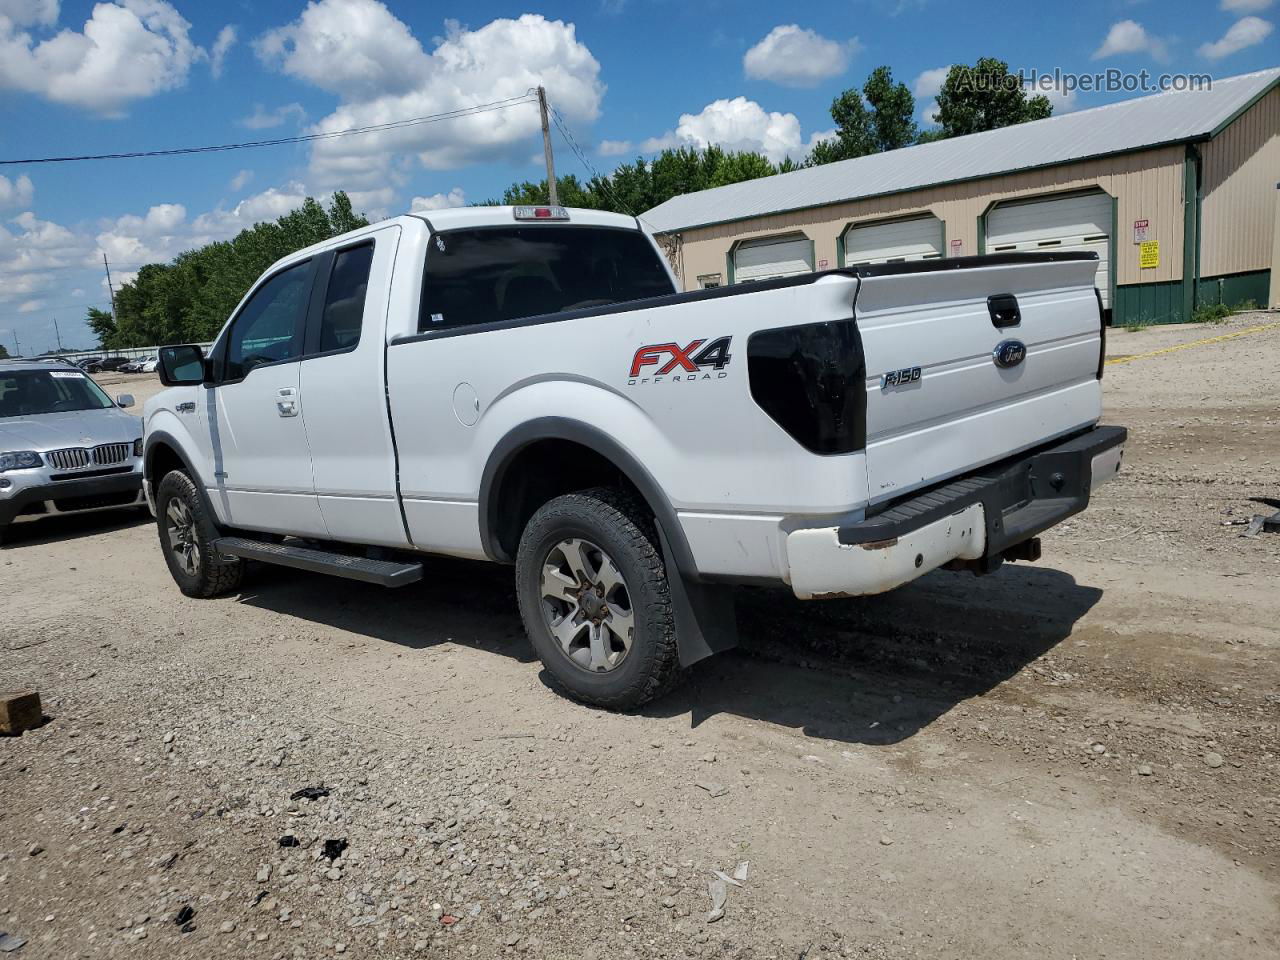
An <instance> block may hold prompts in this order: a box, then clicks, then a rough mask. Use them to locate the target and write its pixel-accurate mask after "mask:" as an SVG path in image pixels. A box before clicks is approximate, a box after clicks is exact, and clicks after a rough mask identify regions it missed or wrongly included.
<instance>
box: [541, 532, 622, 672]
mask: <svg viewBox="0 0 1280 960" xmlns="http://www.w3.org/2000/svg"><path fill="white" fill-rule="evenodd" d="M540 588H541V607H542V615H543V617H544V618H545V619H546V623H547V627H548V629H550V631H551V634H552V636H554V637H555V639H556V643H557V644H558V646H559V647H560V650H561V651H562V652H563V653H564V655H565V656H566V657H568V658H569V660H570V661H571V662H572V663H574V664H575V665H576V666H578V667H579V668H581V669H583V670H587V671H589V672H591V673H607V672H609V671H611V670H616V669H617V668H618V667H619V666H621V665H622V662H623V661H624V660H626V658H627V655H628V654H629V653H630V652H631V644H632V640H633V639H634V637H635V611H634V610H633V609H632V606H631V593H630V591H629V590H628V589H627V584H626V580H625V579H624V578H623V576H622V571H621V570H619V569H618V566H617V564H615V563H614V562H613V559H612V558H611V557H610V556H609V555H608V554H607V553H605V552H604V550H602V549H601V548H600V547H599V546H597V545H596V544H594V543H592V542H590V541H589V540H583V539H580V538H576V537H574V538H569V539H566V540H561V541H560V542H559V543H557V544H556V545H555V546H553V547H552V548H551V549H550V551H548V553H547V556H546V559H545V560H543V563H542V576H541V583H540Z"/></svg>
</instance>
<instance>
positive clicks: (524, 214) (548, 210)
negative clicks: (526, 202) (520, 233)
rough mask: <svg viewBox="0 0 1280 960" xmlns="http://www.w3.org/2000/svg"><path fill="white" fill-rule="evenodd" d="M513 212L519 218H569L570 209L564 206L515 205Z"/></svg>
mask: <svg viewBox="0 0 1280 960" xmlns="http://www.w3.org/2000/svg"><path fill="white" fill-rule="evenodd" d="M511 214H512V216H514V217H515V218H516V219H517V220H568V219H569V211H568V210H566V209H565V208H564V207H559V206H555V207H551V206H548V207H531V206H530V207H513V208H512V209H511Z"/></svg>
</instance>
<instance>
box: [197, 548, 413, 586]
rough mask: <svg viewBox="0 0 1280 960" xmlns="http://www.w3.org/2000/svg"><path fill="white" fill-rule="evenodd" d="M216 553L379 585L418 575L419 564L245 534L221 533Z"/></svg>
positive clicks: (407, 581)
mask: <svg viewBox="0 0 1280 960" xmlns="http://www.w3.org/2000/svg"><path fill="white" fill-rule="evenodd" d="M213 549H214V550H216V551H217V552H218V553H221V554H225V555H227V556H231V557H241V558H243V559H245V560H260V561H261V562H263V563H274V564H278V565H279V566H282V567H293V568H294V569H297V570H309V571H311V572H312V573H327V574H329V575H331V576H334V577H344V578H346V579H347V580H362V581H364V582H365V583H376V584H378V585H379V586H383V587H403V586H405V585H406V584H410V583H414V582H416V581H418V580H421V579H422V564H420V563H393V562H391V561H389V560H370V559H368V558H366V557H352V556H348V555H347V554H345V553H330V552H329V551H327V550H312V549H310V548H309V547H295V546H292V545H290V544H285V543H265V542H263V541H261V540H250V539H248V538H247V537H222V538H220V539H218V540H215V541H213Z"/></svg>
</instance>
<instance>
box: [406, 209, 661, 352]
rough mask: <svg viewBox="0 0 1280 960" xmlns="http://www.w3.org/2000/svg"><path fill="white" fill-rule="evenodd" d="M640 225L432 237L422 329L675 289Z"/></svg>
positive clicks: (514, 229) (462, 232) (619, 300)
mask: <svg viewBox="0 0 1280 960" xmlns="http://www.w3.org/2000/svg"><path fill="white" fill-rule="evenodd" d="M674 292H675V289H674V288H673V287H672V285H671V278H670V276H669V275H668V274H667V272H666V270H665V269H664V268H663V266H662V261H661V260H660V259H659V258H658V253H657V251H656V250H654V248H653V245H652V244H651V243H650V242H649V240H648V238H647V237H645V235H644V234H642V233H640V232H639V231H638V230H610V229H607V228H600V227H575V226H549V225H545V224H539V225H537V226H528V227H488V228H479V229H472V230H450V231H445V232H443V233H437V234H435V235H434V236H432V238H431V242H430V246H429V247H428V250H427V265H426V273H425V276H424V279H423V288H422V312H421V314H420V315H419V318H418V329H419V330H420V331H427V330H433V329H437V328H440V327H458V326H471V325H474V324H478V323H494V322H501V321H505V320H517V319H519V318H521V317H532V316H538V315H540V314H544V313H558V312H559V311H561V310H584V309H586V308H588V307H601V306H606V305H607V304H611V303H622V302H624V301H627V300H641V299H644V298H645V297H659V296H663V295H665V294H670V293H674Z"/></svg>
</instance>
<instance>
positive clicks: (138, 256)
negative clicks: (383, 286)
mask: <svg viewBox="0 0 1280 960" xmlns="http://www.w3.org/2000/svg"><path fill="white" fill-rule="evenodd" d="M1278 15H1280V2H1277V0H1216V2H1215V0H1162V2H1155V0H1150V2H1141V0H1129V2H1126V0H1079V2H1077V3H1074V4H1070V5H1063V4H1042V5H1029V4H1026V3H1025V2H1023V3H1017V4H1014V3H1009V4H1001V3H988V4H985V5H982V6H974V5H969V4H960V3H955V2H943V0H842V2H825V0H812V2H810V3H806V4H803V5H800V6H791V5H779V4H776V3H768V4H766V3H747V2H742V0H736V2H723V0H710V2H694V3H690V2H681V0H581V2H577V3H560V4H546V5H538V6H534V5H530V4H527V3H489V2H484V0H476V2H472V3H468V4H456V3H420V2H407V0H385V2H379V0H320V2H318V3H310V4H308V3H305V2H303V0H265V2H250V0H240V2H233V3H225V4H211V3H196V2H194V0H168V2H166V0H118V2H115V3H96V4H95V3H92V2H87V0H64V2H61V3H59V2H58V0H0V159H11V158H22V157H32V156H51V155H64V154H82V153H109V152H122V151H134V150H148V149H164V148H168V147H178V146H192V145H200V144H219V143H227V142H237V141H244V140H255V139H263V138H270V137H280V136H292V135H296V134H298V133H303V132H308V131H312V130H326V129H328V130H335V129H345V128H348V127H351V126H360V125H366V124H372V123H383V122H387V121H392V120H399V119H404V118H407V117H415V116H424V115H427V114H433V113H438V112H442V111H445V110H452V109H456V108H458V107H463V106H470V105H474V104H476V103H483V102H488V101H491V100H495V99H500V98H504V97H508V96H515V95H519V94H521V93H523V92H524V91H525V90H526V89H528V88H529V87H530V86H532V85H535V84H536V83H538V82H543V83H545V85H546V86H547V88H548V91H549V96H550V98H551V100H552V103H553V105H555V106H556V107H557V108H558V109H559V110H560V111H561V112H562V113H563V115H564V116H565V118H566V121H567V123H568V126H569V128H570V130H571V132H572V133H573V134H574V136H575V137H576V138H577V139H578V141H579V142H580V143H581V144H582V146H583V147H584V148H585V151H586V153H587V159H588V161H589V162H590V164H591V165H592V166H593V167H594V168H596V169H598V170H600V171H602V172H603V171H608V170H610V169H612V167H613V166H614V165H616V164H617V163H618V162H619V161H620V160H628V159H631V158H633V157H634V156H635V155H636V154H637V153H640V152H646V151H652V150H655V149H660V148H661V147H662V146H667V145H681V144H687V145H692V146H697V147H700V146H705V145H706V144H707V143H712V142H717V143H722V144H724V145H726V146H729V147H733V148H737V149H757V150H762V151H764V152H766V153H768V154H769V155H770V156H772V157H774V158H775V159H779V158H781V157H782V156H785V155H792V156H795V157H796V158H797V159H798V158H799V157H800V156H802V155H803V153H804V152H805V150H806V149H807V147H808V146H809V145H810V144H811V143H812V141H813V139H814V137H820V136H822V135H824V134H826V133H828V132H829V131H830V128H831V121H830V117H829V116H828V114H827V107H828V105H829V104H830V101H831V98H832V97H833V96H834V95H836V94H838V93H839V92H840V91H841V90H843V89H845V88H846V87H848V86H852V85H857V84H860V83H861V82H862V80H863V79H864V78H865V76H866V74H867V72H869V71H870V70H871V69H872V68H874V67H875V66H877V65H879V64H888V65H890V66H891V67H892V68H893V71H894V74H895V76H896V77H898V78H899V79H901V80H903V81H904V82H906V83H907V84H908V85H909V86H912V87H913V89H915V90H916V91H917V93H918V95H919V97H918V99H919V109H920V113H921V116H922V118H923V119H927V114H928V106H927V105H928V102H929V100H930V98H931V95H932V92H933V91H934V90H935V89H936V84H937V82H938V80H939V79H940V77H941V75H942V73H943V72H945V67H946V66H947V65H949V64H952V63H957V62H973V61H974V60H975V59H976V58H978V57H980V56H996V57H999V58H1001V59H1004V60H1007V61H1008V62H1009V63H1010V65H1011V66H1012V67H1013V68H1014V69H1019V68H1023V69H1038V70H1041V71H1044V70H1052V69H1053V68H1060V69H1062V70H1064V71H1069V72H1075V73H1094V72H1097V71H1099V70H1105V69H1107V68H1116V69H1119V70H1124V71H1138V70H1143V69H1146V70H1149V71H1151V72H1152V73H1153V74H1160V73H1166V72H1168V73H1181V72H1207V73H1210V74H1213V75H1215V76H1232V75H1236V74H1240V73H1247V72H1250V71H1253V70H1259V69H1264V68H1267V67H1272V66H1275V65H1277V64H1278V63H1280V56H1278V53H1280V45H1278V43H1277V39H1276V34H1275V32H1274V30H1273V22H1274V21H1275V20H1276V19H1277V16H1278ZM1130 96H1133V94H1126V93H1111V94H1108V93H1095V92H1089V93H1083V92H1077V93H1075V94H1074V95H1071V96H1066V95H1064V94H1063V93H1062V92H1061V91H1059V92H1057V93H1055V94H1054V99H1055V102H1056V104H1057V107H1058V109H1059V110H1078V109H1085V108H1087V107H1090V106H1095V105H1098V104H1101V103H1105V102H1108V101H1110V100H1116V99H1126V98H1128V97H1130ZM555 147H556V156H557V169H558V171H559V172H561V173H566V172H572V173H577V174H579V175H580V176H589V175H590V174H589V171H588V170H587V169H586V168H585V167H584V165H583V164H582V162H580V161H579V159H578V158H577V157H575V156H574V155H573V154H572V153H571V152H570V150H569V149H568V147H567V146H566V144H565V143H564V142H563V141H562V140H560V139H559V137H558V136H557V138H556V141H555ZM540 164H541V146H540V141H539V138H538V133H537V113H536V109H535V108H534V107H533V106H531V105H528V104H522V105H519V106H515V107H512V108H509V109H507V110H502V111H494V112H491V113H486V114H482V115H479V116H473V117H469V118H467V119H465V120H453V121H444V122H441V123H435V124H425V125H420V126H416V127H413V128H410V129H407V130H400V131H394V132H386V133H378V134H370V135H366V136H360V137H347V138H342V139H340V140H330V141H326V142H324V143H323V144H321V145H319V146H314V147H313V146H309V145H291V146H281V147H269V148H260V149H253V150H240V151H232V152H226V153H212V154H204V155H199V156H191V157H181V158H172V159H137V160H120V161H102V162H93V163H76V164H34V165H26V166H0V177H2V178H3V179H0V342H3V343H4V344H5V345H6V346H7V347H8V348H9V350H10V351H11V352H12V351H13V350H14V333H15V332H16V334H17V336H18V338H19V339H20V340H21V343H22V346H23V350H24V352H27V353H30V352H35V351H40V350H45V349H48V348H51V347H53V346H54V345H55V340H54V328H53V319H54V318H55V317H56V318H57V319H58V321H59V324H60V327H61V330H62V335H63V341H64V343H66V344H68V345H69V346H70V345H72V344H76V345H88V344H89V343H91V337H90V336H89V335H88V334H87V331H86V330H85V328H84V327H83V324H82V318H83V315H84V310H85V307H86V306H87V305H90V304H92V305H98V306H105V305H106V304H107V296H106V290H105V286H104V283H103V279H102V272H101V269H100V267H96V266H95V264H98V265H100V263H101V258H102V253H103V252H104V251H105V252H107V253H108V255H109V256H110V258H111V260H112V266H113V271H112V272H113V277H114V278H115V279H116V281H117V283H119V282H121V281H123V280H127V279H128V278H129V277H130V276H131V274H132V271H133V270H136V268H137V267H138V266H139V265H140V264H141V263H144V262H150V261H154V260H166V259H168V258H170V257H172V256H173V255H175V254H177V253H179V252H180V251H182V250H184V249H189V248H190V247H192V246H195V245H198V244H199V243H203V242H207V241H209V240H212V239H222V238H225V237H228V236H231V235H233V234H234V233H235V232H237V231H238V230H239V229H242V228H243V227H245V226H249V225H251V224H252V223H253V222H254V221H256V220H262V219H271V218H273V217H275V216H278V215H279V214H281V213H283V212H286V211H287V210H288V209H290V208H291V207H292V206H296V204H297V203H298V202H299V201H300V199H301V197H302V196H305V195H307V194H311V195H315V196H318V197H322V196H325V195H327V194H329V193H330V192H332V191H333V190H335V189H346V190H347V191H348V192H349V193H351V194H352V195H353V197H354V198H355V200H356V202H357V205H358V206H359V207H360V208H362V209H364V210H365V211H366V212H367V213H369V214H371V215H373V216H383V215H387V214H394V213H397V212H402V211H405V210H408V209H410V208H411V207H413V208H417V209H430V208H433V207H439V206H444V205H457V204H460V203H464V202H470V201H477V200H484V199H486V198H490V197H496V196H498V195H500V194H501V191H502V189H503V188H504V187H505V186H506V185H507V184H509V183H511V182H512V181H513V180H519V179H539V178H540V177H541V176H542V168H541V165H540Z"/></svg>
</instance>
